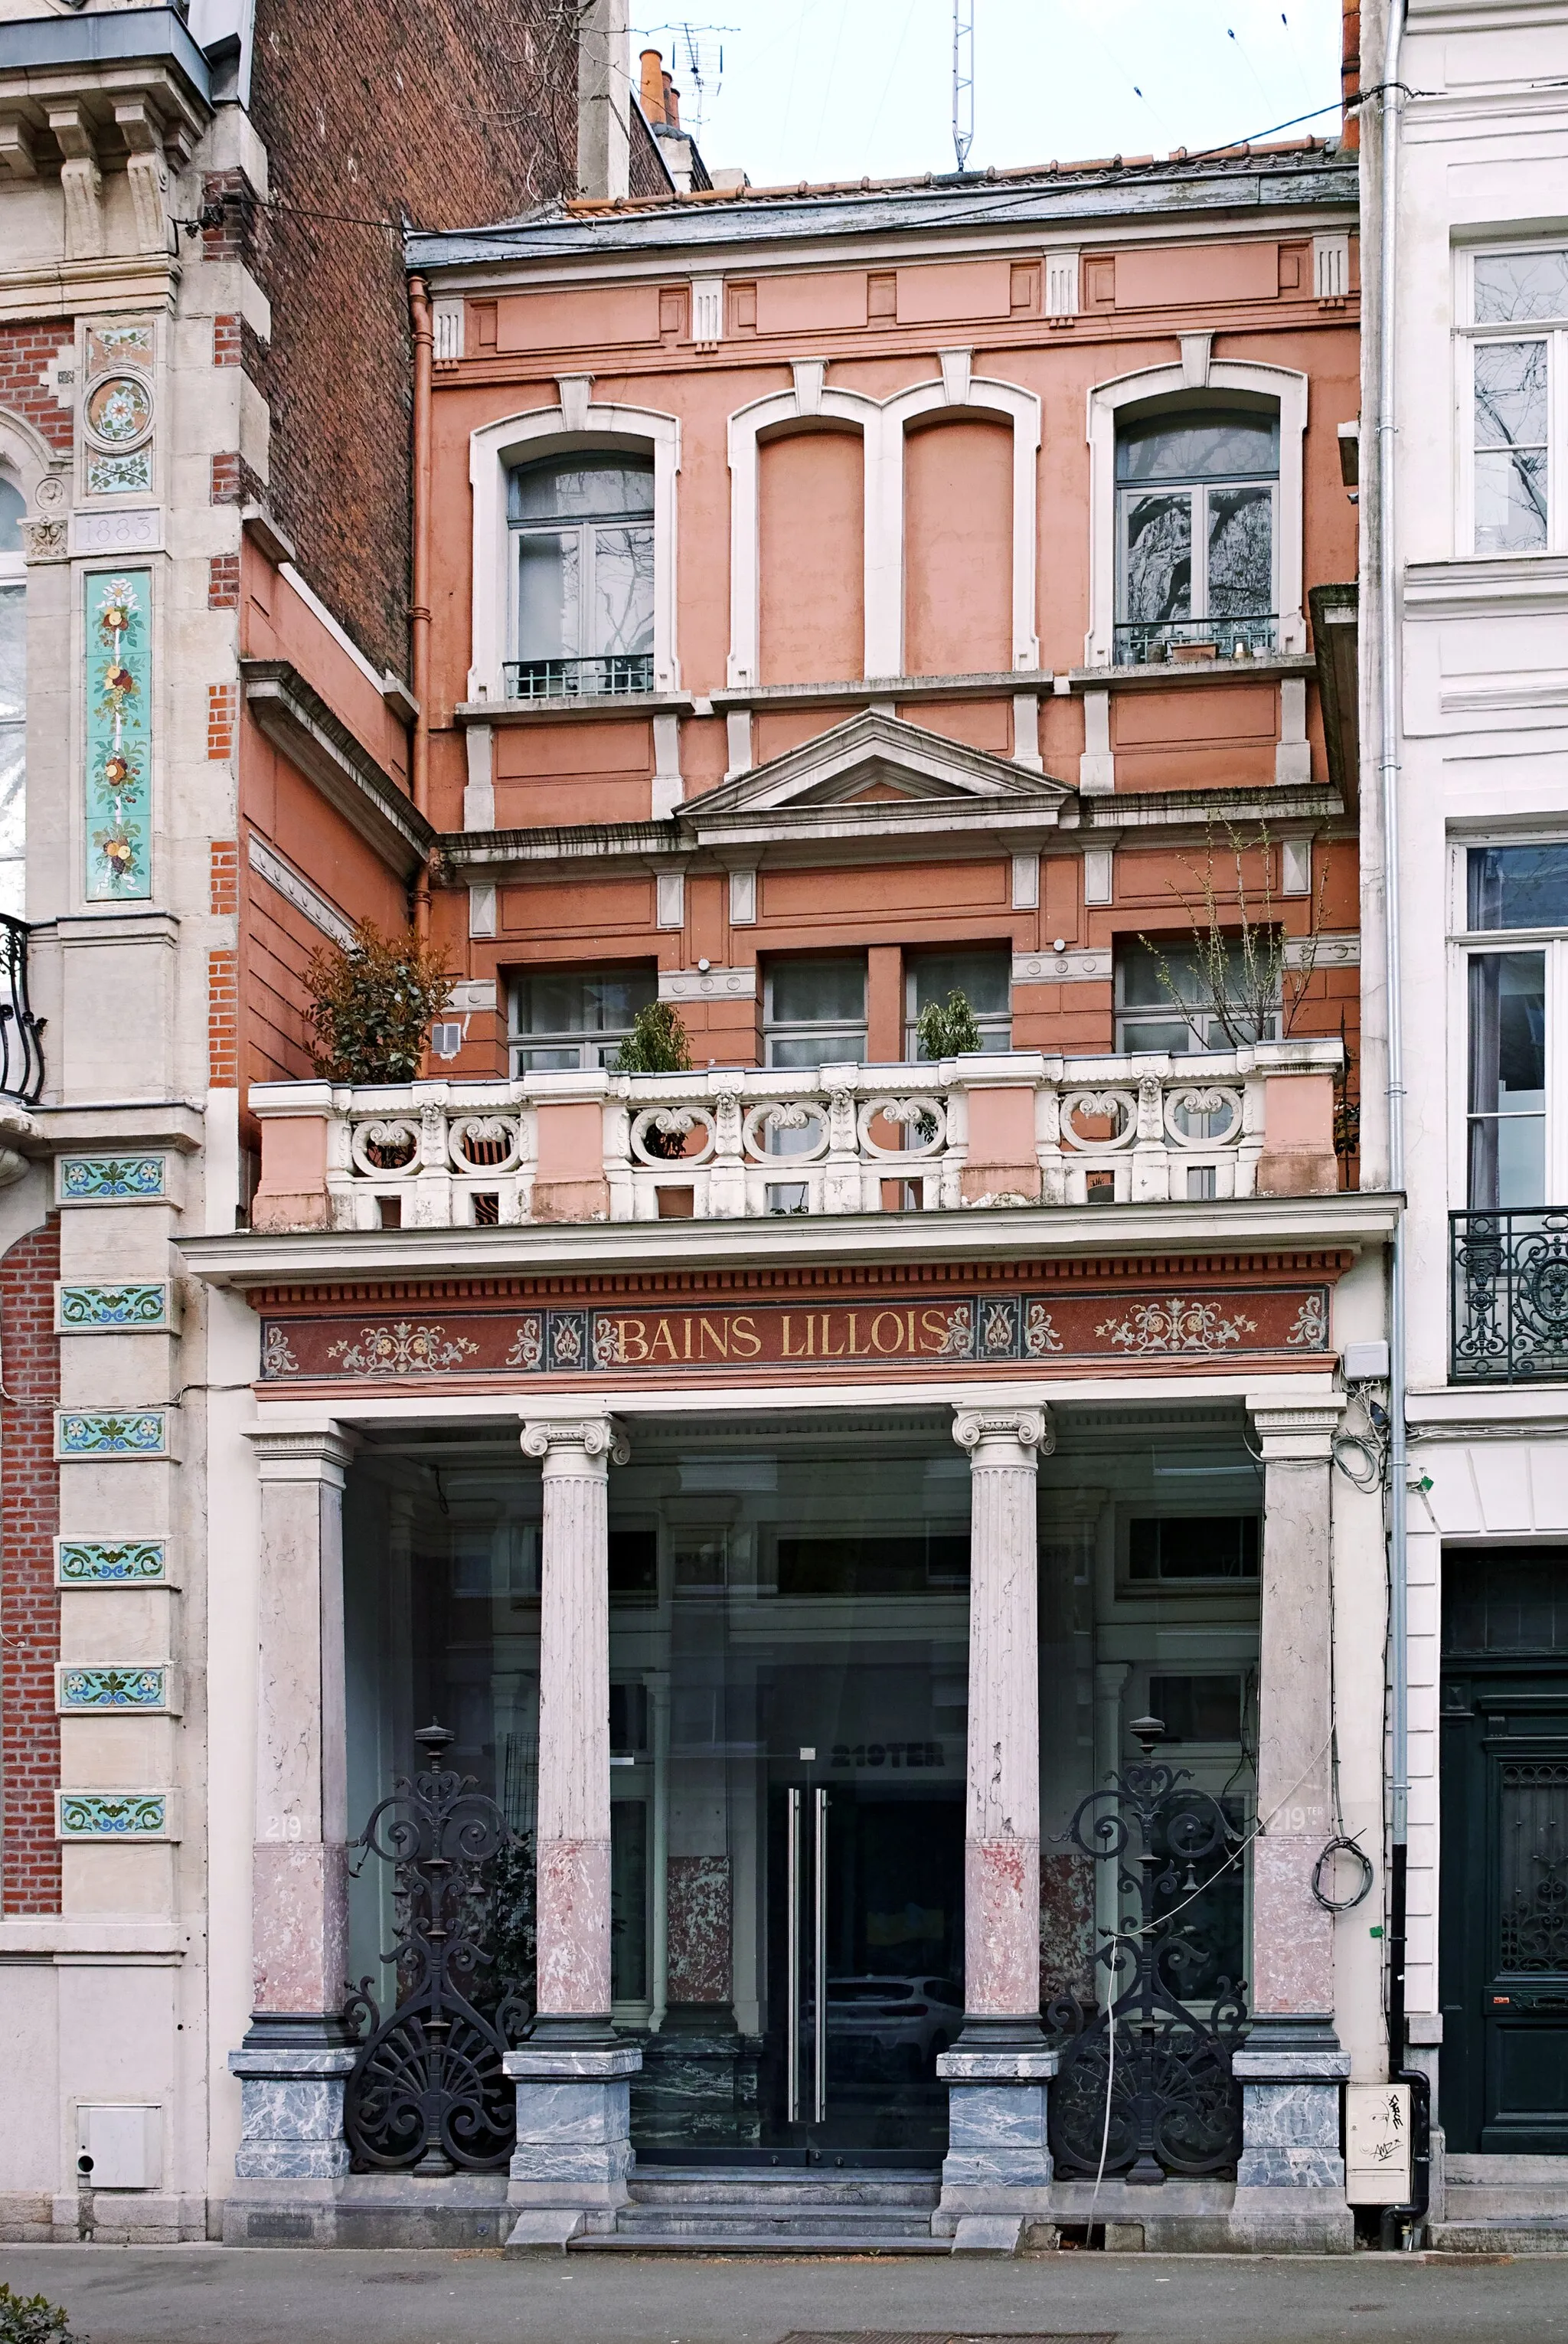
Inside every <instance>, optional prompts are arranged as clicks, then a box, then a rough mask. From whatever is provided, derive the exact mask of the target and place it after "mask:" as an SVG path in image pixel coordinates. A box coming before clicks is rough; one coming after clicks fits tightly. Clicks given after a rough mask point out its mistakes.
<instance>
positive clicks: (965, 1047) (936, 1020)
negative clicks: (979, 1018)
mask: <svg viewBox="0 0 1568 2344" xmlns="http://www.w3.org/2000/svg"><path fill="white" fill-rule="evenodd" d="M915 1032H916V1034H917V1036H919V1038H920V1047H921V1049H922V1050H923V1051H924V1052H925V1054H926V1056H927V1057H928V1058H931V1059H940V1058H957V1057H960V1056H963V1054H964V1053H965V1052H966V1051H974V1050H980V1049H983V1048H984V1044H983V1042H982V1041H981V1039H980V1027H979V1025H977V1024H976V1022H975V1014H974V1011H973V1009H972V1008H971V1007H970V997H969V995H968V994H967V993H964V992H962V991H961V990H960V989H958V988H956V987H955V989H954V990H953V991H952V992H951V993H950V994H949V995H948V997H947V1000H946V1001H945V1002H941V1001H928V1002H927V1004H926V1005H925V1007H924V1008H923V1009H922V1010H921V1012H920V1016H919V1017H918V1018H917V1020H916V1022H915Z"/></svg>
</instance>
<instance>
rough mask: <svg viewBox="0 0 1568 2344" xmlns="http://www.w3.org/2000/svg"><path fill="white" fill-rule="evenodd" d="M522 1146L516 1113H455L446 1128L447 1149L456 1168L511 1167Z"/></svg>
mask: <svg viewBox="0 0 1568 2344" xmlns="http://www.w3.org/2000/svg"><path fill="white" fill-rule="evenodd" d="M522 1148H523V1127H522V1121H521V1118H520V1117H519V1116H511V1115H460V1116H454V1117H453V1119H452V1122H451V1124H450V1125H449V1127H448V1128H447V1153H448V1155H449V1156H450V1157H451V1159H452V1162H453V1164H454V1165H455V1166H456V1167H457V1170H458V1171H459V1172H511V1171H515V1170H516V1168H517V1165H518V1158H519V1157H520V1156H521V1154H522Z"/></svg>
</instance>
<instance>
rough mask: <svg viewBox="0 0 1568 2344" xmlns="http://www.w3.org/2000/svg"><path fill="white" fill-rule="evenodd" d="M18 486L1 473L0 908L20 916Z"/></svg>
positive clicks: (22, 661) (22, 724)
mask: <svg viewBox="0 0 1568 2344" xmlns="http://www.w3.org/2000/svg"><path fill="white" fill-rule="evenodd" d="M26 509H27V508H26V504H25V500H24V498H23V495H22V491H21V490H20V489H19V488H18V487H17V485H16V483H15V480H12V479H11V478H10V477H9V475H8V474H6V473H5V472H3V471H0V912H9V913H11V914H13V915H14V916H15V917H16V918H18V919H19V918H20V917H21V915H22V910H23V897H24V894H25V889H24V886H23V849H24V845H25V828H24V825H25V816H26V773H27V606H26V589H25V585H24V582H23V571H22V517H23V515H24V513H25V511H26Z"/></svg>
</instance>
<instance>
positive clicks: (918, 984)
mask: <svg viewBox="0 0 1568 2344" xmlns="http://www.w3.org/2000/svg"><path fill="white" fill-rule="evenodd" d="M955 993H961V994H962V995H963V996H964V998H965V1000H966V1001H967V1002H968V1003H969V1005H970V1008H971V1009H972V1010H973V1011H974V1014H975V1021H976V1023H977V1024H978V1025H979V1026H980V1047H981V1049H982V1050H1009V1049H1010V1048H1011V1047H1012V960H1011V955H1010V954H1008V953H1005V952H950V953H920V954H918V955H916V956H915V957H914V958H913V960H912V961H911V962H910V975H909V1025H908V1030H907V1031H906V1034H905V1036H904V1055H905V1056H906V1057H907V1058H909V1059H910V1060H911V1061H912V1060H914V1059H917V1058H923V1057H924V1056H926V1053H925V1050H924V1049H923V1047H922V1046H921V1044H920V1036H919V1034H918V1033H917V1031H916V1026H917V1023H918V1021H919V1018H920V1012H921V1011H922V1010H923V1009H925V1008H927V1007H929V1006H930V1004H931V1003H932V1002H936V1003H937V1004H939V1005H940V1006H942V1007H945V1006H946V1005H947V1004H948V1002H949V1001H950V999H951V997H952V995H954V994H955Z"/></svg>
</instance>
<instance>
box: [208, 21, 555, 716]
mask: <svg viewBox="0 0 1568 2344" xmlns="http://www.w3.org/2000/svg"><path fill="white" fill-rule="evenodd" d="M576 15H577V12H576V9H575V8H574V7H572V6H571V5H563V0H437V5H425V6H422V7H417V8H411V9H389V8H387V7H386V6H385V5H381V0H341V5H337V6H335V7H332V8H323V7H322V6H321V5H319V0H257V5H256V48H255V60H256V62H255V68H254V74H253V78H252V110H253V114H254V117H255V121H256V128H257V129H258V131H259V132H260V134H261V136H262V137H263V139H264V140H265V141H266V147H267V151H268V159H269V169H270V174H271V194H272V202H271V204H270V205H269V206H268V207H266V209H265V210H256V211H254V212H253V215H252V217H251V218H250V220H249V223H248V225H246V218H245V207H244V206H243V205H242V204H241V203H240V202H239V200H238V199H237V195H236V190H234V189H232V188H231V189H227V190H226V189H225V188H224V187H219V186H217V185H216V184H215V185H214V186H212V187H209V190H208V193H209V197H216V196H217V195H220V194H224V193H225V192H227V194H228V197H229V201H228V210H227V214H226V217H225V220H224V223H223V225H222V227H219V228H215V229H213V230H211V231H209V234H208V237H207V240H206V248H207V249H208V250H209V251H213V252H214V253H215V254H221V253H224V252H226V250H227V249H228V248H230V246H231V245H232V243H233V242H234V240H235V238H236V236H237V237H238V238H239V239H240V240H241V241H242V242H243V244H244V246H245V248H246V252H247V254H248V256H249V258H250V261H251V266H252V268H254V269H255V271H256V276H257V278H259V280H260V282H261V284H262V286H263V288H265V290H266V294H267V296H268V298H269V299H270V301H271V304H272V332H273V338H272V343H271V346H270V349H268V350H267V352H266V354H265V355H264V356H258V359H257V363H258V365H259V367H260V374H259V377H258V380H259V383H260V387H261V389H262V390H263V392H264V393H265V395H266V399H267V401H268V404H269V406H270V408H271V411H272V439H271V455H270V462H271V480H270V484H269V487H268V489H267V491H266V495H267V501H268V502H269V504H270V505H271V507H272V510H273V511H274V512H275V513H276V516H277V519H278V521H279V523H280V525H281V526H282V528H283V529H284V530H286V533H287V534H288V536H289V537H290V538H291V539H292V540H293V541H294V543H295V545H296V547H297V550H298V560H299V566H300V569H301V570H302V571H303V572H304V574H305V576H306V577H307V579H308V580H309V581H310V583H311V585H312V586H313V587H314V588H315V589H316V591H317V593H319V594H320V595H321V597H322V599H323V600H324V601H326V602H327V604H328V606H329V607H330V608H331V609H332V611H334V612H335V613H336V615H337V617H338V618H339V619H340V620H341V621H342V622H343V624H344V625H345V626H346V627H347V628H348V630H349V631H350V632H351V633H352V634H353V635H354V636H355V637H356V639H357V641H358V642H359V643H360V644H361V646H362V647H363V649H364V650H365V651H366V652H367V653H368V655H369V657H370V658H371V659H372V660H373V661H374V662H376V663H377V665H378V666H386V667H389V668H392V669H394V670H395V671H396V672H397V673H398V674H399V675H407V670H408V634H407V605H408V541H409V510H408V496H409V485H408V452H409V428H410V400H411V387H412V372H411V361H410V349H409V339H408V310H407V286H406V281H405V277H404V270H403V258H402V248H401V237H400V235H399V234H398V233H397V231H395V230H391V229H388V228H387V227H377V226H376V225H374V223H376V222H377V221H381V220H400V219H402V218H404V217H407V219H408V220H409V221H410V222H411V223H412V224H414V225H415V226H417V227H430V228H442V227H462V226H465V225H467V224H471V223H475V222H479V221H485V220H494V219H505V218H507V217H509V216H511V215H513V214H515V213H517V212H519V211H522V210H524V209H525V208H527V207H529V206H531V205H534V204H537V203H539V202H541V201H544V200H546V199H547V198H548V197H552V196H555V195H558V194H559V193H561V192H563V191H566V192H570V190H571V189H572V187H574V185H575V173H576V142H577V36H576ZM363 222H369V223H372V225H369V226H366V225H360V224H359V223H363ZM247 362H248V361H247Z"/></svg>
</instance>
